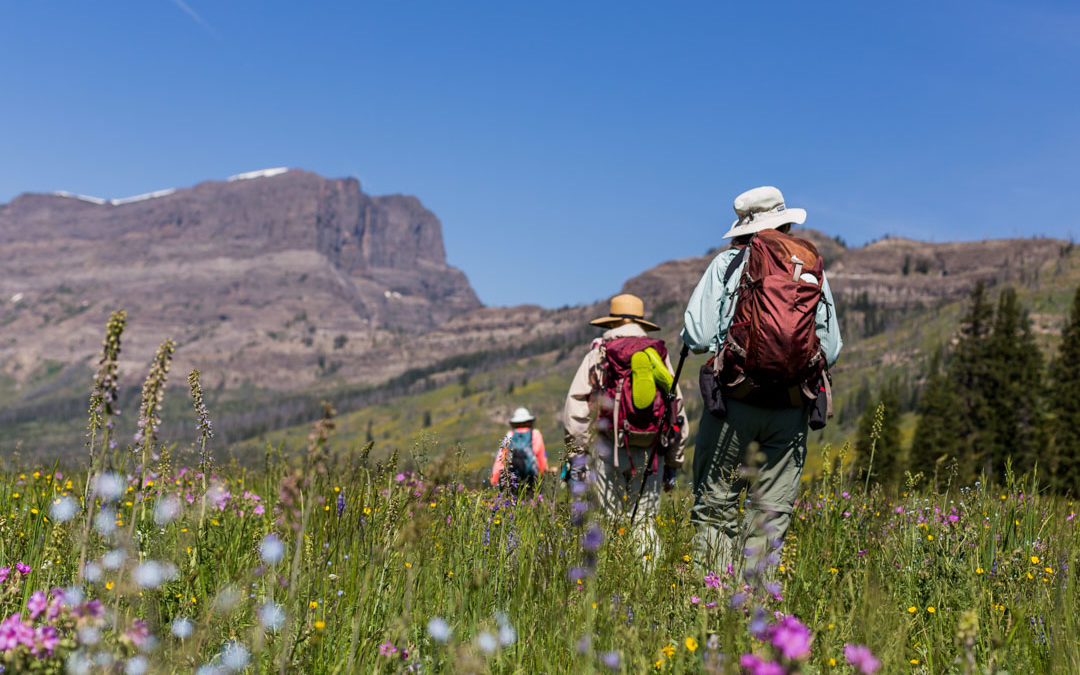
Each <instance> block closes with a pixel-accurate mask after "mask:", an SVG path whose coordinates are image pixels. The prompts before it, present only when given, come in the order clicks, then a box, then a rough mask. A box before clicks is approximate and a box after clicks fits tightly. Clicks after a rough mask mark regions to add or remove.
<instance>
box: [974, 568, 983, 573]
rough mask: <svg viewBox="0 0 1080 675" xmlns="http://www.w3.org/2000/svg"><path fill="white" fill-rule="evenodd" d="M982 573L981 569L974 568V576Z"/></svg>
mask: <svg viewBox="0 0 1080 675" xmlns="http://www.w3.org/2000/svg"><path fill="white" fill-rule="evenodd" d="M982 573H983V568H981V567H976V568H975V574H982Z"/></svg>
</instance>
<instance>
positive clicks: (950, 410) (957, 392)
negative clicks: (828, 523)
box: [854, 283, 1080, 494]
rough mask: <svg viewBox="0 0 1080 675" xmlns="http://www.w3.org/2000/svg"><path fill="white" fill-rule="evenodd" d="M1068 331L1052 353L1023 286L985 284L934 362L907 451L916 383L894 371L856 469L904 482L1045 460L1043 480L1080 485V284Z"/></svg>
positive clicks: (874, 405)
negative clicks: (905, 419)
mask: <svg viewBox="0 0 1080 675" xmlns="http://www.w3.org/2000/svg"><path fill="white" fill-rule="evenodd" d="M1061 337H1062V339H1061V345H1060V347H1059V349H1058V352H1057V354H1056V356H1055V357H1054V358H1052V359H1050V360H1049V361H1048V360H1047V358H1046V357H1045V356H1044V354H1043V353H1042V350H1041V349H1040V348H1039V346H1038V344H1037V342H1036V340H1035V337H1034V335H1033V333H1032V322H1031V319H1030V318H1029V316H1028V313H1027V311H1026V310H1025V309H1024V308H1023V307H1022V306H1021V304H1020V301H1019V299H1018V297H1017V293H1016V291H1015V289H1013V288H1011V287H1006V288H1004V289H1003V290H1002V291H1001V293H999V294H998V297H997V299H996V302H995V301H994V300H993V299H992V298H991V297H990V294H989V293H988V291H987V289H986V287H985V285H984V284H982V283H979V284H978V285H976V287H975V289H974V290H973V291H972V293H971V298H970V300H969V302H968V307H967V310H966V313H965V315H964V317H963V320H962V322H961V326H960V330H959V333H958V334H957V335H956V337H955V338H954V339H953V340H952V341H951V343H950V344H947V345H943V346H941V347H940V348H939V349H938V350H937V351H936V352H935V353H934V354H933V355H932V356H931V357H930V359H929V361H928V363H927V368H926V377H925V379H924V382H923V385H922V388H921V391H920V393H919V395H918V399H917V402H916V403H915V411H916V412H917V413H918V423H917V426H916V428H915V433H914V437H913V439H912V442H911V447H910V449H909V450H908V452H907V453H904V451H903V443H902V440H901V433H900V424H899V423H900V415H901V414H902V412H903V410H904V409H905V408H906V407H907V406H906V405H905V403H906V402H907V401H906V400H905V397H906V395H907V392H906V387H905V386H904V385H905V383H904V382H903V381H902V380H900V379H899V378H896V377H894V378H890V379H887V380H886V381H885V383H884V384H883V385H882V386H881V387H880V390H879V392H878V395H877V397H876V398H874V399H872V400H871V401H870V405H868V406H866V407H865V408H864V410H863V413H862V415H861V417H860V419H859V427H858V432H857V435H856V445H855V450H856V457H855V462H854V470H855V471H856V472H857V473H858V475H859V476H861V477H865V476H866V475H867V472H869V474H870V477H871V479H872V480H874V481H876V482H879V483H881V484H883V485H886V486H895V485H896V484H897V483H899V482H900V481H901V480H902V479H904V478H905V476H907V475H910V476H915V475H917V474H920V473H921V474H922V476H923V478H924V479H925V480H926V481H932V482H935V483H942V482H944V481H946V480H951V481H952V482H954V483H959V484H961V485H970V484H972V483H973V482H975V481H977V480H987V481H989V482H992V483H1003V482H1004V481H1005V480H1006V474H1007V473H1008V472H1010V471H1011V472H1012V473H1013V474H1014V475H1021V474H1024V473H1027V472H1030V471H1032V470H1035V469H1036V468H1037V470H1038V474H1039V479H1040V484H1042V485H1046V486H1049V487H1051V488H1053V489H1055V490H1057V491H1060V492H1069V493H1072V494H1080V288H1078V289H1077V290H1076V293H1075V296H1074V298H1073V303H1072V308H1071V311H1070V313H1069V315H1068V316H1067V317H1065V322H1064V325H1063V327H1062V335H1061ZM871 449H872V450H873V461H872V463H871V461H870V456H871Z"/></svg>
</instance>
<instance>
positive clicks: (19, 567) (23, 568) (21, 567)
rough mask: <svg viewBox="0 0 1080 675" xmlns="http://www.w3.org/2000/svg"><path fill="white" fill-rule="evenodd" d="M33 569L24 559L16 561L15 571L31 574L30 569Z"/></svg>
mask: <svg viewBox="0 0 1080 675" xmlns="http://www.w3.org/2000/svg"><path fill="white" fill-rule="evenodd" d="M31 569H33V568H31V567H30V566H29V565H27V564H26V563H24V562H23V561H21V560H20V561H19V562H17V563H15V571H16V572H18V573H19V574H30V570H31Z"/></svg>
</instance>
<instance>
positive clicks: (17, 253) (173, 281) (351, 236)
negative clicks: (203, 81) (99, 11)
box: [0, 170, 480, 388]
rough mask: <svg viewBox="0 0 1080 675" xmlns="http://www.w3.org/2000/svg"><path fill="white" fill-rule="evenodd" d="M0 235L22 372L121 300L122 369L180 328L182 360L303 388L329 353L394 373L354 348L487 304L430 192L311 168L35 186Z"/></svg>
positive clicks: (45, 362)
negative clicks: (112, 194)
mask: <svg viewBox="0 0 1080 675" xmlns="http://www.w3.org/2000/svg"><path fill="white" fill-rule="evenodd" d="M0 246H2V247H3V250H4V254H5V255H4V256H3V260H2V261H0V327H2V328H3V334H4V339H3V341H2V343H0V374H2V375H6V376H7V377H8V378H10V379H11V380H13V381H14V382H16V383H26V382H29V381H32V380H34V379H35V377H37V376H39V375H40V374H41V371H42V369H43V368H44V369H46V370H48V369H50V368H56V367H59V366H57V365H56V364H62V365H67V364H84V363H86V362H87V360H88V359H90V358H91V357H92V355H93V354H94V353H95V352H96V351H97V348H98V345H99V342H100V340H101V327H102V326H103V325H104V321H105V319H106V317H107V315H108V313H109V312H110V311H111V310H113V309H117V308H124V309H126V310H127V311H128V314H129V316H130V317H131V330H130V331H129V341H128V342H127V345H128V348H126V349H125V350H124V355H125V361H127V363H125V364H124V365H125V366H130V367H128V368H125V371H126V372H129V373H135V372H139V371H140V370H141V369H142V365H143V364H144V363H145V362H146V361H147V359H148V358H149V355H150V354H151V353H152V351H153V348H154V346H155V345H156V343H157V342H159V341H160V340H162V339H164V338H165V337H173V338H174V339H176V340H177V342H178V343H179V347H180V349H179V355H178V359H179V360H180V361H181V362H182V364H181V365H188V364H192V365H198V366H199V367H201V368H203V369H204V370H206V371H207V372H208V374H209V373H217V374H218V378H215V379H221V381H223V382H224V384H225V385H226V386H238V385H240V384H244V383H247V384H251V385H257V386H271V387H273V386H278V387H282V388H293V387H296V386H302V385H305V384H310V383H311V382H312V381H314V380H315V379H317V378H318V377H320V376H321V375H326V374H327V371H328V370H330V369H331V368H333V367H334V366H333V365H331V364H332V363H336V364H338V365H337V368H339V369H342V370H343V374H346V375H349V376H353V377H355V376H358V375H360V374H361V373H360V372H359V371H360V370H361V369H365V370H371V371H372V372H370V373H364V375H366V376H367V377H369V378H370V377H375V378H378V377H381V376H384V375H386V374H387V373H389V372H392V369H391V370H390V371H387V370H385V369H383V368H382V367H381V365H382V364H383V363H384V362H375V363H376V364H377V365H376V367H374V368H370V366H371V363H372V362H370V361H369V362H368V363H367V365H366V366H360V365H353V364H352V359H350V358H349V357H350V356H355V355H357V354H358V353H360V352H363V353H367V352H369V351H371V350H372V349H373V348H377V347H378V346H379V345H380V343H385V344H389V343H391V342H393V341H394V336H395V334H396V333H397V332H398V331H399V330H400V329H401V328H403V327H409V328H410V329H412V330H415V329H416V328H417V327H419V328H420V329H421V330H429V329H432V328H435V327H436V326H438V325H439V324H441V323H443V322H445V321H446V320H448V319H449V318H450V317H452V316H457V315H459V314H461V313H462V312H467V311H470V310H474V309H478V308H479V307H480V302H479V301H478V299H477V297H476V294H475V293H474V292H473V289H472V288H471V286H470V285H469V283H468V280H467V279H466V278H465V275H464V274H463V273H462V272H461V271H460V270H458V269H456V268H454V267H451V266H449V265H447V263H446V253H445V250H444V248H443V241H442V231H441V225H440V223H439V220H438V219H437V218H436V217H435V215H434V214H432V213H431V212H430V211H428V210H427V209H425V208H424V207H423V205H422V204H421V203H420V201H419V200H417V199H416V198H415V197H408V196H402V195H390V196H382V197H375V196H370V195H368V194H365V193H364V192H363V191H362V189H361V187H360V184H359V183H358V182H357V181H356V180H355V179H352V178H346V179H326V178H322V177H320V176H317V175H315V174H312V173H308V172H306V171H298V170H291V171H284V170H271V171H264V172H253V173H252V174H245V175H241V176H237V177H234V178H233V179H230V180H227V181H211V182H205V183H202V184H200V185H197V186H195V187H193V188H190V189H181V190H163V191H160V192H157V193H151V194H149V195H141V196H138V197H133V198H127V199H120V200H111V201H106V200H102V199H96V198H92V197H83V196H77V195H70V194H67V193H58V194H51V195H43V194H25V195H21V196H19V197H17V198H16V199H14V200H13V201H12V202H11V203H9V204H6V205H3V206H0ZM331 356H333V357H335V358H334V359H331V358H330V357H331ZM350 370H351V371H352V372H349V371H350Z"/></svg>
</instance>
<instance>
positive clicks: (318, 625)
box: [315, 621, 326, 630]
mask: <svg viewBox="0 0 1080 675" xmlns="http://www.w3.org/2000/svg"><path fill="white" fill-rule="evenodd" d="M323 628H326V622H325V621H316V622H315V630H322V629H323Z"/></svg>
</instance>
